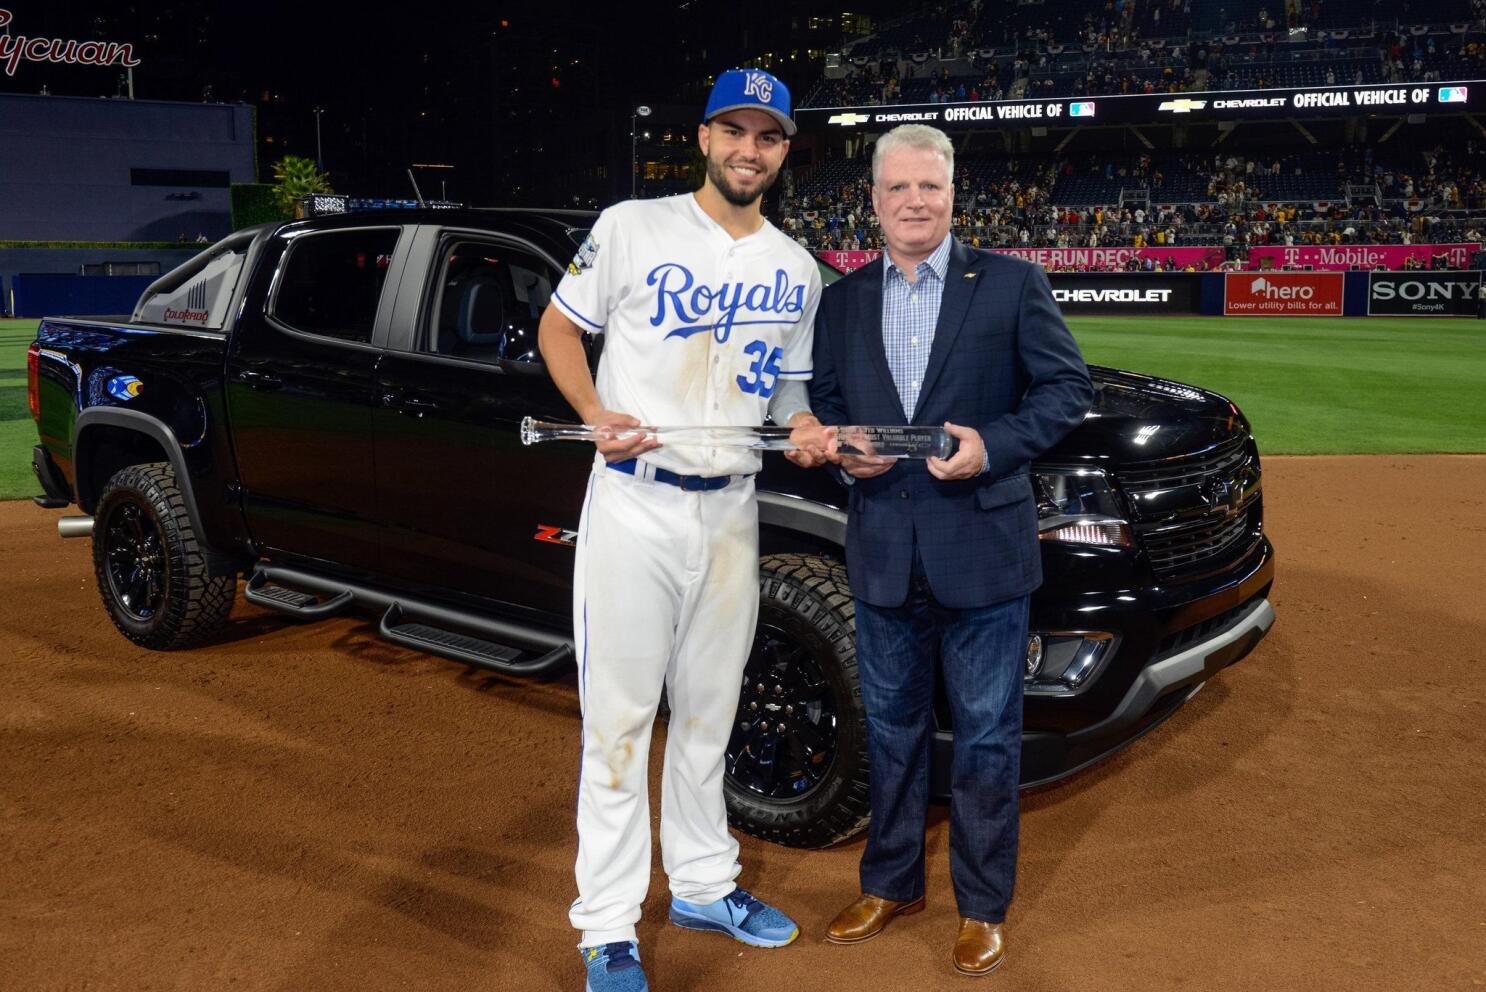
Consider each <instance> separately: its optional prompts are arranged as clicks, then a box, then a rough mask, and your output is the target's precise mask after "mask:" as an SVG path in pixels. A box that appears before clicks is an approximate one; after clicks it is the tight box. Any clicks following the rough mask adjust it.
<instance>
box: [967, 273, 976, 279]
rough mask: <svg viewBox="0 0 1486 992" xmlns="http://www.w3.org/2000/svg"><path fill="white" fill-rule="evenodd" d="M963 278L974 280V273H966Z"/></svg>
mask: <svg viewBox="0 0 1486 992" xmlns="http://www.w3.org/2000/svg"><path fill="white" fill-rule="evenodd" d="M965 278H966V279H974V278H975V273H974V272H966V273H965Z"/></svg>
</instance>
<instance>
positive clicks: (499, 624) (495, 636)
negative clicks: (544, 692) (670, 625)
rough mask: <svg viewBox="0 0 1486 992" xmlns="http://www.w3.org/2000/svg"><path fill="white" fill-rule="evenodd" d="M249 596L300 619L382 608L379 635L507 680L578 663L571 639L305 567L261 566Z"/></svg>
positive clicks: (249, 588) (255, 573) (530, 626)
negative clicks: (302, 590)
mask: <svg viewBox="0 0 1486 992" xmlns="http://www.w3.org/2000/svg"><path fill="white" fill-rule="evenodd" d="M286 586H288V587H292V588H285V587H286ZM300 589H307V590H310V592H299V591H298V590H300ZM244 595H245V596H246V598H247V599H248V600H249V601H250V602H253V603H257V604H258V605H260V606H266V607H268V608H270V609H275V610H281V611H283V612H285V613H291V614H293V615H295V616H302V617H320V616H329V615H330V614H332V613H338V612H340V611H342V610H344V609H346V608H347V607H350V606H361V607H372V608H375V609H378V610H382V611H383V616H382V620H381V623H380V624H379V625H378V628H377V632H378V633H379V634H381V636H382V637H384V638H386V639H387V640H389V641H391V642H392V643H394V644H398V645H401V646H402V647H406V648H412V649H413V650H415V651H426V652H428V653H429V654H436V655H441V656H443V657H445V658H452V659H453V660H455V661H462V662H464V663H465V664H467V665H476V666H478V667H480V668H487V669H489V670H490V671H493V672H500V673H501V674H502V675H516V676H522V677H527V678H530V677H532V676H546V675H555V674H557V673H559V672H561V671H563V670H564V669H566V668H568V667H570V666H571V665H572V664H573V644H572V641H570V640H569V639H568V638H566V637H564V636H562V635H561V634H558V633H556V632H555V631H552V630H549V629H547V628H544V627H537V626H533V625H529V624H524V623H520V622H518V621H515V620H508V619H503V618H499V617H494V616H488V615H484V614H477V613H473V612H470V611H467V610H459V609H454V608H451V607H448V606H445V605H443V604H438V603H432V602H425V601H422V600H419V599H416V598H414V597H412V596H407V595H403V594H394V593H391V592H389V591H385V590H382V589H378V588H376V587H374V586H363V585H360V584H357V583H353V582H348V581H345V580H344V579H339V578H332V577H330V576H328V575H322V574H320V573H318V572H312V571H309V570H307V569H303V568H297V567H290V566H287V565H276V564H271V563H268V562H263V563H260V564H259V565H258V566H257V567H256V568H255V569H254V570H253V577H252V578H251V579H250V580H248V586H247V589H246V590H245V591H244ZM321 596H324V597H327V598H326V599H325V600H324V601H323V602H321V601H319V600H318V599H317V597H321Z"/></svg>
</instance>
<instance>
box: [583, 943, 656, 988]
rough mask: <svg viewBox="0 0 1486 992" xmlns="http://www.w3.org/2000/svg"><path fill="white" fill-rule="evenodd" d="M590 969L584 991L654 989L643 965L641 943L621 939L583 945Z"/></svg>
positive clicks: (584, 957) (584, 962) (585, 963)
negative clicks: (594, 945) (646, 976)
mask: <svg viewBox="0 0 1486 992" xmlns="http://www.w3.org/2000/svg"><path fill="white" fill-rule="evenodd" d="M578 953H579V954H581V955H582V956H583V966H584V967H585V968H587V969H588V984H587V985H586V986H584V992H650V984H649V983H648V982H646V981H645V969H644V968H641V967H640V945H638V944H636V943H635V942H634V941H633V940H620V941H616V942H614V943H612V944H605V945H603V946H602V947H580V948H578Z"/></svg>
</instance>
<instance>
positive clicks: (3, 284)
mask: <svg viewBox="0 0 1486 992" xmlns="http://www.w3.org/2000/svg"><path fill="white" fill-rule="evenodd" d="M0 195H3V194H0ZM205 247H206V245H199V244H196V245H191V246H189V247H182V248H180V249H174V248H148V249H146V248H0V313H13V315H14V316H17V317H45V316H48V315H53V314H55V313H56V312H57V311H55V310H48V311H44V312H40V313H38V312H35V311H34V310H33V305H35V306H40V305H41V303H40V302H39V301H38V300H37V298H36V297H34V296H30V297H28V296H27V295H26V294H24V293H20V294H17V293H13V290H14V289H15V284H16V278H17V277H18V276H21V275H22V274H27V275H31V274H36V275H62V276H71V277H75V278H79V279H81V278H89V279H92V278H99V279H110V278H111V279H126V278H129V277H128V276H87V277H84V276H83V274H82V272H83V266H85V265H104V264H108V263H121V262H122V263H125V264H137V263H145V264H148V263H150V262H154V263H156V264H158V265H159V266H160V272H161V273H162V274H163V273H166V272H169V271H170V270H171V269H173V268H175V267H176V266H177V265H180V264H181V263H182V262H186V261H188V260H190V258H191V257H192V256H193V255H195V254H196V253H197V252H199V251H201V249H203V248H205ZM151 278H153V277H151ZM109 298H111V297H109V296H108V295H107V294H105V295H104V296H101V297H99V298H98V299H99V300H100V301H102V300H106V299H109ZM98 305H103V304H102V303H101V302H100V303H99V304H98ZM125 309H126V310H131V309H133V305H132V304H131V305H130V306H129V307H126V308H125ZM71 312H72V313H73V314H74V315H77V316H85V315H87V314H88V313H92V314H104V313H118V311H117V310H92V311H82V310H73V311H71Z"/></svg>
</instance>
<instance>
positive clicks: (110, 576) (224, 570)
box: [93, 462, 240, 651]
mask: <svg viewBox="0 0 1486 992" xmlns="http://www.w3.org/2000/svg"><path fill="white" fill-rule="evenodd" d="M93 520H94V523H93V572H94V575H95V576H96V577H97V580H98V593H99V595H100V596H101V597H102V598H103V605H104V607H106V608H107V610H108V615H109V618H110V619H112V620H113V622H114V626H115V627H117V628H118V629H119V632H120V633H121V634H123V635H124V636H125V637H127V638H129V640H131V641H133V642H134V643H135V644H138V645H141V646H142V647H147V648H153V649H155V650H157V651H166V650H170V649H172V648H182V647H189V646H191V645H193V644H198V643H200V642H201V641H203V640H206V639H207V638H209V637H211V636H212V635H213V634H215V633H217V632H218V631H220V630H221V629H222V626H223V625H224V624H226V622H227V617H228V614H230V613H231V611H232V600H233V598H234V597H235V596H236V595H237V573H238V571H239V568H240V566H239V563H238V562H237V561H236V560H235V559H233V558H232V557H230V556H228V555H224V554H220V553H218V552H216V551H213V550H212V549H211V548H209V547H207V546H206V544H205V542H203V541H202V540H201V538H200V537H199V536H198V535H197V533H196V528H195V525H194V524H192V522H191V513H190V511H189V510H188V509H187V507H186V495H185V493H184V492H183V491H182V490H181V487H180V486H179V485H178V484H177V482H176V478H175V471H174V469H172V468H171V466H170V464H169V463H167V462H149V463H147V464H143V465H129V466H126V467H125V468H121V469H119V470H118V471H117V472H115V473H114V474H113V477H112V478H110V479H109V480H108V483H107V484H106V485H105V486H104V487H103V492H102V493H100V494H99V496H98V505H97V507H96V509H95V512H94V515H93Z"/></svg>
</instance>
